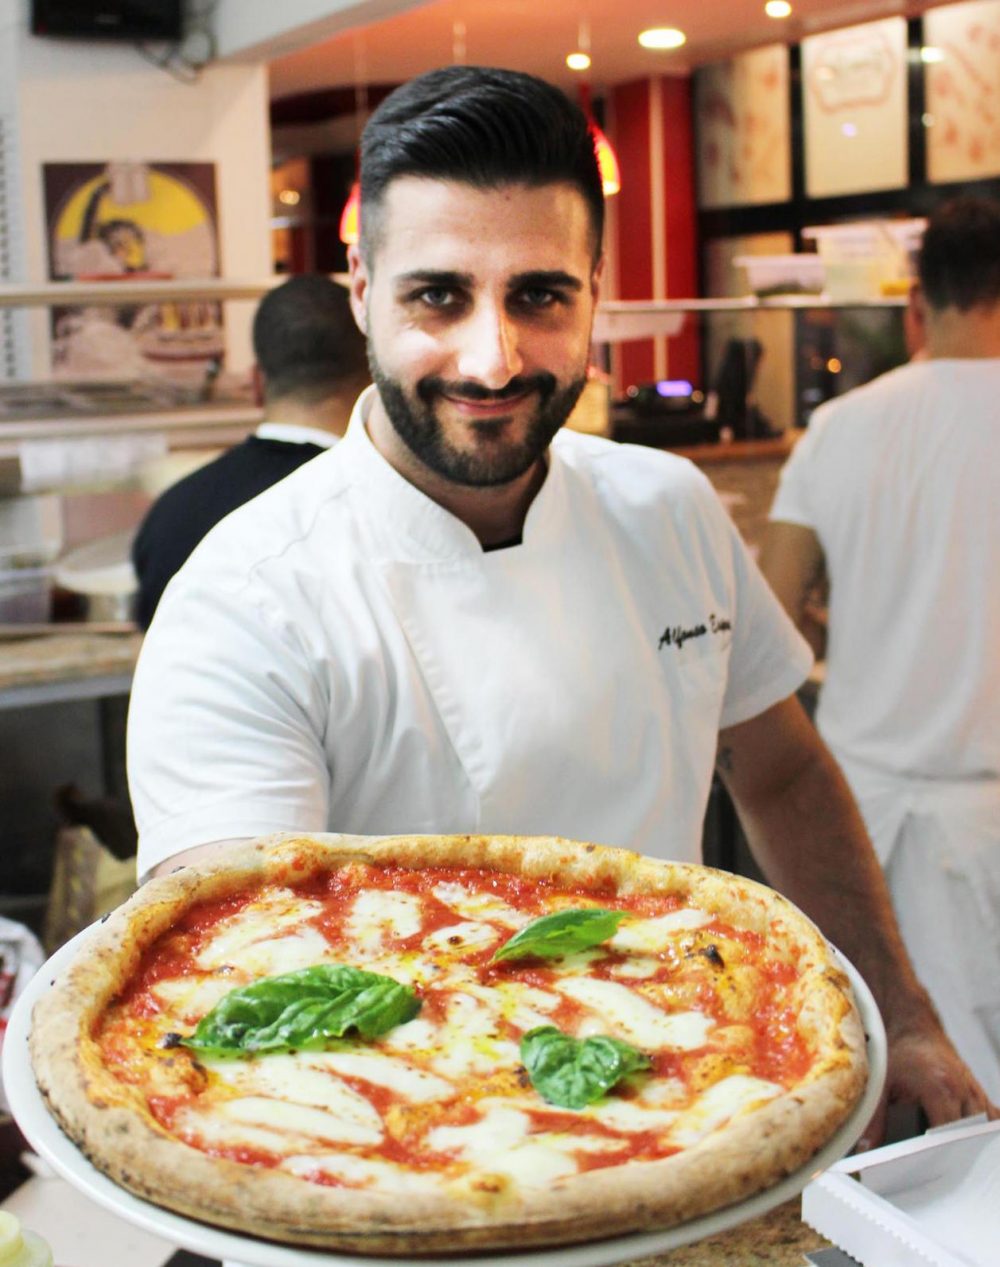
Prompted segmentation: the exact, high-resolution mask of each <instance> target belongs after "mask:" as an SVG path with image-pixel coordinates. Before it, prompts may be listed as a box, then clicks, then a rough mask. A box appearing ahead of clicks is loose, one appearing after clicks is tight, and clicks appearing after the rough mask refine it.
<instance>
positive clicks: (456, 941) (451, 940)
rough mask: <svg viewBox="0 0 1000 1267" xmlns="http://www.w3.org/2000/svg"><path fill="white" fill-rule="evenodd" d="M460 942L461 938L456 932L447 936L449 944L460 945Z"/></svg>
mask: <svg viewBox="0 0 1000 1267" xmlns="http://www.w3.org/2000/svg"><path fill="white" fill-rule="evenodd" d="M461 944H462V938H461V937H460V936H459V935H458V933H452V935H451V936H450V937H449V938H448V945H449V946H461Z"/></svg>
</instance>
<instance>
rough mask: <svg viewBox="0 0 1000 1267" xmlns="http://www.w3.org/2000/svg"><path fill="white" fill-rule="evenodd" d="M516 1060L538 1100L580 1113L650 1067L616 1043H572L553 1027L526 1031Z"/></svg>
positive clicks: (606, 1038)
mask: <svg viewBox="0 0 1000 1267" xmlns="http://www.w3.org/2000/svg"><path fill="white" fill-rule="evenodd" d="M521 1060H522V1061H523V1062H524V1067H525V1068H526V1069H527V1071H528V1077H529V1078H530V1079H531V1085H532V1086H533V1087H534V1088H535V1090H536V1091H537V1092H538V1094H539V1095H540V1096H541V1097H542V1099H543V1100H547V1101H548V1103H549V1104H555V1105H558V1106H559V1108H562V1109H582V1108H585V1107H586V1106H587V1105H588V1104H593V1102H594V1101H595V1100H599V1099H600V1098H601V1096H603V1095H604V1093H605V1092H606V1091H610V1090H611V1088H612V1087H613V1086H614V1085H615V1083H617V1082H620V1081H621V1080H622V1078H624V1077H626V1076H627V1075H628V1074H630V1073H635V1072H636V1071H637V1070H639V1069H648V1068H649V1066H650V1059H649V1057H648V1056H647V1055H646V1054H645V1053H644V1052H641V1051H638V1050H637V1049H636V1048H635V1047H633V1046H631V1044H630V1043H625V1042H622V1040H621V1039H620V1038H611V1037H610V1035H608V1034H596V1035H594V1036H592V1037H591V1038H584V1039H579V1038H573V1036H572V1035H570V1034H564V1033H563V1032H562V1030H558V1029H556V1027H555V1026H554V1025H539V1026H538V1027H537V1028H536V1029H529V1030H528V1032H527V1033H526V1034H525V1035H524V1036H523V1037H522V1039H521Z"/></svg>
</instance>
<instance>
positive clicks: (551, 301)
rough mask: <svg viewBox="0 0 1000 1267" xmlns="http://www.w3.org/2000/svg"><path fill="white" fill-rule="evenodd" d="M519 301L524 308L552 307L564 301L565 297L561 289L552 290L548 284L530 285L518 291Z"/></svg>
mask: <svg viewBox="0 0 1000 1267" xmlns="http://www.w3.org/2000/svg"><path fill="white" fill-rule="evenodd" d="M517 302H518V303H519V304H521V306H522V307H524V308H535V309H537V308H552V307H554V306H555V305H556V304H560V303H563V302H564V297H563V295H562V294H561V293H560V292H559V291H557V290H550V289H549V288H548V287H547V286H529V287H528V288H527V289H526V290H521V291H518V294H517Z"/></svg>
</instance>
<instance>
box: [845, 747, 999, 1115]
mask: <svg viewBox="0 0 1000 1267" xmlns="http://www.w3.org/2000/svg"><path fill="white" fill-rule="evenodd" d="M839 759H840V762H841V765H842V767H843V770H844V773H845V774H846V776H847V779H848V782H849V783H850V784H851V787H852V789H853V791H854V794H855V796H856V798H857V801H858V804H859V806H860V809H861V812H862V814H863V816H864V819H865V823H866V825H867V827H868V831H869V834H870V835H871V838H872V843H873V844H874V846H875V852H876V854H877V855H878V858H879V861H880V862H881V864H882V867H883V869H884V871H885V876H886V880H887V882H888V885H889V891H890V893H891V895H892V901H893V905H894V907H895V910H896V917H897V919H898V921H899V926H900V931H901V932H902V934H903V940H904V942H905V943H906V948H907V950H908V951H909V954H910V958H911V960H912V962H913V966H914V968H915V970H916V973H917V976H918V977H919V978H920V980H921V982H922V983H923V985H924V986H925V987H926V988H927V991H928V993H929V994H930V996H931V998H932V1000H933V1001H934V1005H935V1007H936V1008H937V1010H938V1013H939V1015H940V1017H941V1020H942V1022H943V1023H944V1027H945V1029H946V1031H947V1032H948V1035H949V1037H950V1038H951V1040H952V1042H953V1043H954V1044H955V1046H956V1048H957V1049H958V1052H959V1054H960V1055H961V1057H962V1059H963V1060H964V1061H965V1062H966V1064H967V1065H968V1066H969V1067H970V1069H971V1070H972V1071H973V1073H974V1074H975V1075H976V1077H977V1078H978V1079H979V1081H980V1083H981V1084H982V1086H983V1088H984V1089H985V1091H986V1092H987V1094H988V1095H989V1096H990V1098H991V1099H992V1100H993V1101H994V1102H1000V781H997V780H988V779H983V780H962V781H959V780H935V779H917V778H912V777H904V776H900V775H889V774H886V773H884V772H881V771H875V770H872V769H871V767H867V766H862V765H859V764H858V763H857V762H851V761H848V760H845V759H844V758H842V757H840V758H839Z"/></svg>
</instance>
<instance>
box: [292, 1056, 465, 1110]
mask: <svg viewBox="0 0 1000 1267" xmlns="http://www.w3.org/2000/svg"><path fill="white" fill-rule="evenodd" d="M303 1058H304V1059H306V1060H308V1061H309V1063H310V1064H313V1065H316V1066H318V1067H319V1068H323V1069H332V1070H334V1071H335V1072H336V1073H340V1074H344V1075H345V1076H346V1077H348V1078H362V1079H364V1081H365V1082H372V1083H374V1084H375V1085H376V1086H378V1087H388V1089H389V1090H390V1091H395V1092H396V1094H397V1095H400V1096H402V1097H403V1099H404V1100H410V1101H412V1102H413V1103H415V1104H420V1103H422V1102H425V1101H428V1100H442V1099H445V1098H446V1097H447V1096H449V1095H451V1094H452V1093H453V1091H454V1089H455V1088H454V1087H453V1086H452V1084H451V1083H450V1082H446V1081H445V1080H444V1078H438V1077H435V1075H434V1074H432V1073H427V1072H426V1070H424V1069H418V1068H416V1067H415V1066H414V1065H410V1064H407V1063H406V1061H404V1060H399V1059H397V1058H396V1057H393V1056H387V1055H386V1054H385V1053H384V1052H380V1051H378V1050H372V1051H370V1052H369V1051H324V1052H315V1053H312V1052H310V1053H309V1054H308V1055H305V1056H304V1057H303Z"/></svg>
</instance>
